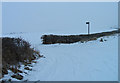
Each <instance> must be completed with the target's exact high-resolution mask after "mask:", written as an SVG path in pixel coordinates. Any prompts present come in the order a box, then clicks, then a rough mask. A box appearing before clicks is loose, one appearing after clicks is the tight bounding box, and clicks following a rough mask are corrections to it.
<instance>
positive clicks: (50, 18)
mask: <svg viewBox="0 0 120 83" xmlns="http://www.w3.org/2000/svg"><path fill="white" fill-rule="evenodd" d="M2 5H3V7H2V8H3V9H2V23H3V26H2V27H3V28H2V29H3V33H10V32H38V31H43V32H44V31H45V30H48V31H50V32H51V31H56V30H59V31H63V30H64V29H68V30H69V29H71V28H74V29H76V32H77V31H83V32H85V31H86V24H85V22H86V21H90V22H91V26H92V27H93V28H92V29H91V31H92V32H97V31H100V30H101V31H102V30H108V29H111V27H113V28H116V27H117V26H118V5H117V3H115V2H101V3H100V2H50V3H49V2H45V3H43V2H39V3H35V2H34V3H33V2H31V3H30V2H27V3H25V2H21V3H20V2H18V3H17V2H16V3H15V2H14V3H12V2H11V3H5V2H4V3H3V4H2Z"/></svg>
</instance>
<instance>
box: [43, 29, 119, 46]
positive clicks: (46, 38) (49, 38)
mask: <svg viewBox="0 0 120 83" xmlns="http://www.w3.org/2000/svg"><path fill="white" fill-rule="evenodd" d="M117 33H120V29H119V30H115V31H110V32H102V33H94V34H90V35H87V34H85V35H43V36H42V37H41V39H43V44H56V43H64V44H70V43H75V42H81V43H83V42H87V41H92V40H97V38H100V37H103V36H110V35H114V34H117Z"/></svg>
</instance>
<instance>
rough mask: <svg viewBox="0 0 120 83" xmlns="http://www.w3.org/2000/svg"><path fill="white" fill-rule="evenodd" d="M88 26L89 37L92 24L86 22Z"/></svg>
mask: <svg viewBox="0 0 120 83" xmlns="http://www.w3.org/2000/svg"><path fill="white" fill-rule="evenodd" d="M86 24H88V35H89V34H90V22H86Z"/></svg>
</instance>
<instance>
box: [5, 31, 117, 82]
mask: <svg viewBox="0 0 120 83" xmlns="http://www.w3.org/2000/svg"><path fill="white" fill-rule="evenodd" d="M41 35H42V33H19V34H8V35H7V34H6V35H3V36H7V37H8V36H9V37H22V38H23V39H25V40H27V41H29V42H30V43H31V44H32V46H33V47H35V48H36V49H38V50H39V51H40V53H41V54H43V55H44V56H45V57H46V58H41V59H39V60H38V63H36V64H35V65H34V67H33V71H31V72H29V73H28V75H26V76H25V77H24V79H23V80H29V81H38V80H40V81H117V80H118V77H117V76H118V38H117V36H111V37H104V39H106V40H107V41H105V42H100V41H99V40H100V39H98V40H96V41H90V42H87V43H79V42H78V43H74V44H54V45H42V44H41V39H40V37H41Z"/></svg>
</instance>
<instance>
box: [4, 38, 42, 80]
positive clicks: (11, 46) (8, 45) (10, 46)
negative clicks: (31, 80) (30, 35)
mask: <svg viewBox="0 0 120 83" xmlns="http://www.w3.org/2000/svg"><path fill="white" fill-rule="evenodd" d="M42 56H43V55H42ZM42 56H41V55H40V53H39V52H38V51H36V50H35V49H34V48H31V45H30V44H29V43H28V42H26V41H25V40H23V39H20V38H8V37H5V38H2V76H4V75H5V74H8V70H11V71H12V72H13V73H15V75H13V76H12V77H14V78H16V79H19V80H21V79H22V78H23V76H21V75H20V74H19V73H23V72H22V71H21V70H19V68H20V65H21V64H24V65H26V66H27V65H28V64H31V63H32V62H33V60H35V59H37V58H39V57H42Z"/></svg>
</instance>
